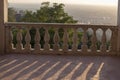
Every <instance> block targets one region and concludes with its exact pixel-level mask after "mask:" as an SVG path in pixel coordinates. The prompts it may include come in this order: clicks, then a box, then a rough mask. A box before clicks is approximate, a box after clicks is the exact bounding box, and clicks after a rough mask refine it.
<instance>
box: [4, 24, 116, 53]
mask: <svg viewBox="0 0 120 80" xmlns="http://www.w3.org/2000/svg"><path fill="white" fill-rule="evenodd" d="M5 29H6V32H5V33H6V37H5V40H6V52H7V53H33V54H73V55H116V54H117V52H116V51H117V36H118V35H117V32H118V31H117V26H109V25H81V24H47V23H45V24H44V23H5Z"/></svg>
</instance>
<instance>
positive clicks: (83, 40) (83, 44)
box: [82, 28, 88, 52]
mask: <svg viewBox="0 0 120 80" xmlns="http://www.w3.org/2000/svg"><path fill="white" fill-rule="evenodd" d="M83 30H84V31H83V37H82V51H83V52H87V49H88V47H87V34H86V30H87V28H84V29H83Z"/></svg>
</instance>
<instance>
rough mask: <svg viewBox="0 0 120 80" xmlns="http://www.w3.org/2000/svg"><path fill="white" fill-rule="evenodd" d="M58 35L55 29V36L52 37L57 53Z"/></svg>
mask: <svg viewBox="0 0 120 80" xmlns="http://www.w3.org/2000/svg"><path fill="white" fill-rule="evenodd" d="M59 40H60V38H59V34H58V28H55V35H54V48H53V49H54V50H55V51H58V50H59Z"/></svg>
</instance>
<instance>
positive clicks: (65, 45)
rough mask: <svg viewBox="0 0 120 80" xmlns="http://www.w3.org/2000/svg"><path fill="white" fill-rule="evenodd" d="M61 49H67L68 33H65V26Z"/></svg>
mask: <svg viewBox="0 0 120 80" xmlns="http://www.w3.org/2000/svg"><path fill="white" fill-rule="evenodd" d="M63 51H68V33H67V28H64V35H63Z"/></svg>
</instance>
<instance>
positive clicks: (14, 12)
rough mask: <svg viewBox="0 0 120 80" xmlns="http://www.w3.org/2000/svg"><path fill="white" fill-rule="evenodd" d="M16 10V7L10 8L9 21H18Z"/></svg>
mask: <svg viewBox="0 0 120 80" xmlns="http://www.w3.org/2000/svg"><path fill="white" fill-rule="evenodd" d="M15 15H16V11H15V9H14V8H8V21H9V22H15V21H16V17H15Z"/></svg>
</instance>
